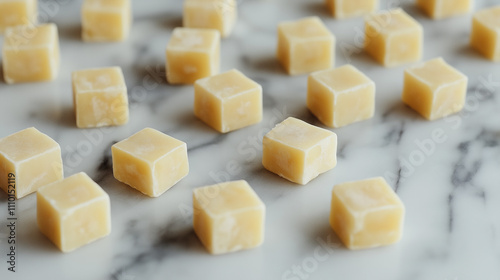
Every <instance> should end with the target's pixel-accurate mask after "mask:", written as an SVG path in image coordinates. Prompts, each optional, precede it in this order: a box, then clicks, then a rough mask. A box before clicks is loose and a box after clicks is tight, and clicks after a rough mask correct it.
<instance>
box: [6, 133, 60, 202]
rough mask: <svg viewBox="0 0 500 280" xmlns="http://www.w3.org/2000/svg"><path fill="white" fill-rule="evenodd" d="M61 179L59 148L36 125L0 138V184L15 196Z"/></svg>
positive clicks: (31, 191)
mask: <svg viewBox="0 0 500 280" xmlns="http://www.w3.org/2000/svg"><path fill="white" fill-rule="evenodd" d="M62 178H63V164H62V158H61V147H60V146H59V144H57V142H56V141H54V140H52V138H50V137H49V136H47V135H45V134H43V133H41V132H40V131H38V130H37V129H36V128H33V127H31V128H27V129H24V130H21V131H19V132H16V133H14V134H12V135H10V136H7V137H4V138H2V139H0V187H1V188H2V189H3V190H4V191H5V192H6V193H8V194H11V195H15V197H16V198H21V197H24V196H26V195H28V194H31V193H33V192H36V191H37V189H38V188H40V187H42V186H43V185H46V184H49V183H52V182H55V181H58V180H61V179H62Z"/></svg>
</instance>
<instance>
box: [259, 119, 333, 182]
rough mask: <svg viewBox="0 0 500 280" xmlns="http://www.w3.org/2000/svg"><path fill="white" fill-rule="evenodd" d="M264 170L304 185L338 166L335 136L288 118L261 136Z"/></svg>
mask: <svg viewBox="0 0 500 280" xmlns="http://www.w3.org/2000/svg"><path fill="white" fill-rule="evenodd" d="M262 145H263V152H262V153H263V156H262V164H263V165H264V167H265V168H266V169H267V170H269V171H271V172H273V173H276V174H278V175H279V176H281V177H283V178H285V179H287V180H289V181H292V182H294V183H297V184H302V185H305V184H307V183H309V182H310V181H311V180H312V179H314V178H316V177H317V176H318V175H319V174H321V173H324V172H326V171H328V170H330V169H333V168H334V167H335V166H336V165H337V135H336V134H335V133H333V132H331V131H328V130H326V129H322V128H319V127H316V126H314V125H310V124H308V123H306V122H304V121H301V120H299V119H296V118H292V117H290V118H288V119H286V120H284V121H283V122H281V123H280V124H278V125H277V126H276V127H275V128H273V129H272V130H271V131H270V132H269V133H267V134H266V135H265V136H264V140H263V142H262Z"/></svg>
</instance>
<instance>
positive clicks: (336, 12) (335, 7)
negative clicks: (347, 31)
mask: <svg viewBox="0 0 500 280" xmlns="http://www.w3.org/2000/svg"><path fill="white" fill-rule="evenodd" d="M325 1H326V5H327V7H328V10H329V11H330V12H331V14H332V15H333V16H334V17H336V18H348V17H355V16H362V15H366V14H369V13H373V12H375V11H377V9H378V5H379V3H378V0H325Z"/></svg>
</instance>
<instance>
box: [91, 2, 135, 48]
mask: <svg viewBox="0 0 500 280" xmlns="http://www.w3.org/2000/svg"><path fill="white" fill-rule="evenodd" d="M131 25H132V7H131V3H130V0H84V1H83V5H82V39H83V40H84V41H86V42H116V41H123V40H125V39H127V37H128V35H129V33H130V27H131Z"/></svg>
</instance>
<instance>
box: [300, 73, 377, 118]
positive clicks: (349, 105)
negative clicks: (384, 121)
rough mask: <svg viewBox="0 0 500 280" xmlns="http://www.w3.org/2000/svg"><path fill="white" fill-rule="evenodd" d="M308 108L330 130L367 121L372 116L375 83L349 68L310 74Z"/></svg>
mask: <svg viewBox="0 0 500 280" xmlns="http://www.w3.org/2000/svg"><path fill="white" fill-rule="evenodd" d="M307 107H308V108H309V110H311V112H312V113H313V114H314V115H315V116H316V117H317V118H318V119H319V120H320V121H321V122H322V123H324V124H325V125H327V126H330V127H342V126H345V125H348V124H351V123H354V122H359V121H362V120H366V119H370V118H372V117H373V114H374V112H375V83H374V82H373V81H372V80H370V79H369V78H368V77H367V76H365V75H364V74H363V73H361V72H360V71H359V70H358V69H356V68H355V67H354V66H352V65H345V66H342V67H339V68H336V69H331V70H323V71H319V72H316V73H313V74H311V75H310V76H309V80H308V90H307Z"/></svg>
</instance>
